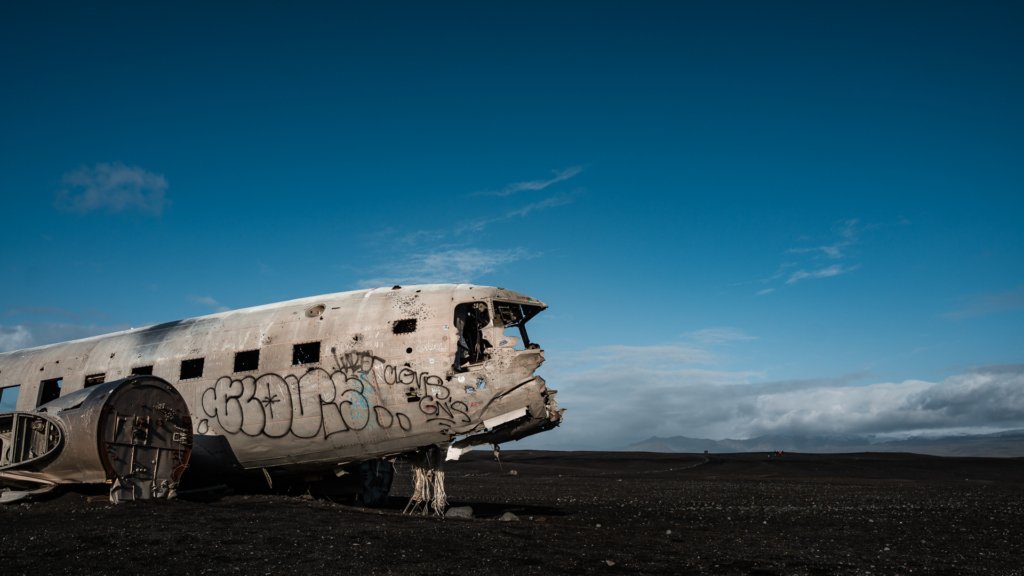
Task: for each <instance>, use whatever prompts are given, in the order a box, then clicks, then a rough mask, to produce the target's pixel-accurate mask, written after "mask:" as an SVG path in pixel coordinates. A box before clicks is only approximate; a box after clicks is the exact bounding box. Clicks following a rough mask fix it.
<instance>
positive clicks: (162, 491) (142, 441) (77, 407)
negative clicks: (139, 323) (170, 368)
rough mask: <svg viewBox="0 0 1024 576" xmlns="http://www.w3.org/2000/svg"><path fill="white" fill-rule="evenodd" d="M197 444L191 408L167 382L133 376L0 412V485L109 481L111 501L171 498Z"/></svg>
mask: <svg viewBox="0 0 1024 576" xmlns="http://www.w3.org/2000/svg"><path fill="white" fill-rule="evenodd" d="M191 450H192V423H191V415H190V414H189V411H188V406H187V405H186V404H185V400H184V399H183V398H182V397H181V394H179V393H178V391H177V390H175V389H174V388H173V387H172V386H171V385H170V384H168V383H167V382H166V381H164V380H162V379H160V378H156V377H153V376H133V377H131V378H127V379H124V380H117V381H114V382H109V383H106V384H101V385H98V386H94V387H90V388H86V389H84V390H80V391H78V392H75V393H72V394H69V395H67V396H65V397H62V398H60V399H59V400H56V401H54V402H51V403H49V404H45V405H43V406H40V407H39V409H38V410H36V411H35V412H14V413H8V414H0V453H2V459H0V485H5V486H7V487H8V488H9V489H10V490H9V493H8V495H7V497H6V499H10V498H12V497H14V495H13V494H11V492H13V493H14V494H16V493H19V492H22V493H26V494H27V493H31V492H33V491H38V490H39V489H41V488H46V487H52V486H54V485H57V484H96V483H106V484H110V485H111V490H110V499H111V501H112V502H115V503H116V502H120V501H122V500H144V499H148V498H172V497H174V496H175V494H176V490H177V486H178V482H179V481H180V480H181V476H182V474H183V473H184V472H185V469H186V468H187V463H188V459H189V456H190V454H191Z"/></svg>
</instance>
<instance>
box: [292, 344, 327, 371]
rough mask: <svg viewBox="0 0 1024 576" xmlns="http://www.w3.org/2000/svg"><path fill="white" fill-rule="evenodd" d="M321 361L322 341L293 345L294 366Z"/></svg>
mask: <svg viewBox="0 0 1024 576" xmlns="http://www.w3.org/2000/svg"><path fill="white" fill-rule="evenodd" d="M319 361H320V343H319V342H308V343H306V344H296V345H295V346H293V347H292V366H298V365H300V364H315V363H317V362H319Z"/></svg>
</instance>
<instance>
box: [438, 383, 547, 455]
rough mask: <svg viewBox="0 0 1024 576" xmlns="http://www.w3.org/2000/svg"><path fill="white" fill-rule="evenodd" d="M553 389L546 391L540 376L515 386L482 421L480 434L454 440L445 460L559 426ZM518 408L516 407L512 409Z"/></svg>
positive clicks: (495, 403)
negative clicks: (473, 449) (485, 446)
mask: <svg viewBox="0 0 1024 576" xmlns="http://www.w3.org/2000/svg"><path fill="white" fill-rule="evenodd" d="M557 394H558V391H557V390H549V389H548V388H547V385H546V384H545V382H544V379H543V378H541V377H540V376H536V377H534V378H532V379H531V380H529V381H528V382H525V383H524V384H522V385H520V386H517V387H516V388H515V389H513V390H511V391H510V392H509V393H508V394H506V395H505V396H503V397H500V398H496V399H495V400H496V402H494V405H493V406H492V407H491V410H489V411H488V414H489V415H491V414H493V415H492V416H489V417H488V418H487V419H485V420H484V422H483V431H482V432H476V433H472V434H470V435H468V436H465V437H463V438H461V439H459V440H456V441H455V442H453V443H452V444H451V446H450V447H449V448H448V454H447V459H448V460H458V459H459V457H460V456H461V455H462V454H463V453H465V452H467V451H469V450H470V449H471V448H472V447H473V446H480V445H481V444H502V443H505V442H508V441H511V440H521V439H523V438H526V437H527V436H532V435H533V434H537V433H538V432H544V431H545V430H551V429H552V428H554V427H556V426H558V425H559V424H561V423H562V415H563V414H564V413H565V410H564V409H563V408H559V407H558V403H557V402H556V401H555V396H556V395H557ZM516 406H518V407H516Z"/></svg>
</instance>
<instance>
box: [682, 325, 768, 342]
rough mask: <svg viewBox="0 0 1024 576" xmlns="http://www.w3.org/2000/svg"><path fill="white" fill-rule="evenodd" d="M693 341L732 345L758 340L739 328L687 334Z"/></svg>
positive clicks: (710, 329) (705, 329)
mask: <svg viewBox="0 0 1024 576" xmlns="http://www.w3.org/2000/svg"><path fill="white" fill-rule="evenodd" d="M687 336H688V337H690V338H691V339H692V340H694V341H696V342H698V343H700V344H705V345H712V346H713V345H717V344H730V343H733V342H747V341H750V340H757V337H756V336H751V335H750V334H747V333H746V332H744V331H743V330H740V329H739V328H729V327H721V328H704V329H703V330H697V331H695V332H690V333H689V334H687Z"/></svg>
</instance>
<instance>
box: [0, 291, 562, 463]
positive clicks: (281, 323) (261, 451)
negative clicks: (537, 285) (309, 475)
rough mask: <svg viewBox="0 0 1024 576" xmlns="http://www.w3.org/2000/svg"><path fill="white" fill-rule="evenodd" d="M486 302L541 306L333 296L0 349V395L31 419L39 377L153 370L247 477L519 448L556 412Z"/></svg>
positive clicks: (475, 298)
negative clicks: (468, 348)
mask: <svg viewBox="0 0 1024 576" xmlns="http://www.w3.org/2000/svg"><path fill="white" fill-rule="evenodd" d="M496 301H497V302H508V303H514V304H522V305H524V306H530V307H532V309H534V310H538V311H539V309H542V308H544V307H545V305H544V304H543V303H541V302H539V301H537V300H535V299H533V298H530V297H528V296H525V295H522V294H519V293H516V292H512V291H509V290H504V289H501V288H493V287H487V286H474V285H467V284H458V285H454V284H438V285H422V286H407V287H394V288H378V289H373V290H360V291H353V292H342V293H337V294H329V295H324V296H315V297H310V298H302V299H299V300H291V301H287V302H281V303H276V304H269V305H266V306H257V307H253V308H246V309H241V310H235V311H229V312H222V313H218V314H213V315H209V316H202V317H197V318H191V319H187V320H181V321H176V322H168V323H165V324H158V325H154V326H148V327H144V328H138V329H132V330H127V331H124V332H118V333H115V334H109V335H105V336H96V337H92V338H87V339H83V340H76V341H72V342H66V343H61V344H52V345H48V346H41V347H38V348H31V349H26V350H20V351H15V352H8V353H4V354H0V387H5V388H6V387H11V386H20V393H19V397H18V403H17V407H16V409H17V410H22V411H30V410H34V409H35V408H36V406H37V404H38V402H39V398H40V394H41V393H42V390H41V382H44V381H48V380H50V381H52V380H54V379H57V378H60V379H61V380H62V385H61V394H67V393H69V392H72V391H75V390H78V389H81V388H82V387H83V386H85V381H86V378H87V377H89V376H94V377H95V376H96V375H103V379H105V380H107V381H110V380H114V379H118V378H123V377H125V376H128V375H130V374H132V371H133V370H137V369H139V368H140V367H152V374H153V375H155V376H159V377H161V378H163V379H165V380H167V381H168V382H170V383H172V385H174V387H175V388H177V389H178V391H179V392H180V393H181V394H182V396H183V397H184V398H185V401H186V403H187V404H188V407H189V410H190V411H191V415H192V424H193V431H194V434H195V435H197V436H223V437H224V438H225V439H226V440H227V442H228V444H229V445H230V448H231V450H232V452H233V455H234V457H235V458H236V459H237V461H238V463H240V464H241V465H242V466H243V467H244V468H250V469H251V468H271V469H281V470H286V469H294V470H303V469H316V468H321V469H323V468H329V467H337V466H342V465H344V464H347V463H351V462H357V461H362V460H368V459H373V458H380V457H388V456H393V455H398V454H402V453H408V452H414V451H417V450H420V449H422V448H425V447H430V446H442V447H443V446H447V445H449V444H451V443H452V442H453V441H459V442H461V443H463V444H466V443H468V444H479V443H484V442H486V441H488V440H489V438H488V435H491V434H493V435H494V438H496V439H498V438H500V439H501V441H505V440H510V439H518V438H520V437H523V436H527V435H529V434H532V433H535V432H539V431H542V430H546V429H548V428H551V427H553V426H555V425H557V424H558V421H559V419H560V417H561V410H559V409H558V408H557V406H556V405H555V403H554V398H553V397H554V392H553V391H549V390H547V389H546V387H545V384H544V381H543V379H541V378H540V377H537V376H535V375H534V371H535V370H536V368H537V367H538V366H540V364H541V363H542V362H543V351H542V350H540V349H539V348H537V347H535V346H534V347H529V348H524V347H523V346H522V344H521V343H519V342H518V340H519V339H518V338H517V337H515V336H514V335H512V334H511V331H509V330H506V329H505V328H504V327H503V326H502V325H501V324H500V322H501V320H500V318H497V317H496V316H495V314H494V313H493V307H492V304H493V303H494V302H496ZM473 302H480V303H483V305H485V306H487V307H488V311H489V312H488V313H489V316H490V323H489V324H488V325H486V326H483V327H482V328H481V333H482V334H483V335H484V337H485V338H486V339H487V341H488V343H489V344H490V348H489V349H488V350H487V352H486V355H485V357H483V358H481V359H479V361H478V362H476V363H475V364H471V365H466V366H460V367H454V366H453V363H454V361H455V358H456V352H457V350H458V346H459V333H458V329H457V327H456V325H455V322H454V320H453V318H454V313H455V307H456V306H457V305H459V304H464V303H473ZM316 344H318V345H319V346H318V353H317V355H316V356H315V357H313V356H310V354H311V350H312V349H313V348H315V347H316V346H315V345H316ZM517 344H519V345H518V346H517ZM297 345H299V347H301V348H302V350H297ZM253 351H258V359H257V361H256V363H255V365H252V364H251V362H252V357H253V354H252V352H253ZM240 352H241V353H248V356H247V357H246V358H245V360H247V361H243V362H242V366H240V365H239V356H238V353H240ZM199 359H202V361H201V364H202V367H201V369H199V372H201V374H200V375H195V373H196V364H198V362H197V361H198V360H199ZM247 362H248V363H247ZM183 364H190V366H189V368H188V370H186V368H185V366H183ZM239 368H243V369H241V370H239ZM189 372H191V374H190V373H189ZM523 409H525V412H523ZM517 411H518V412H517ZM516 413H522V414H523V415H522V416H521V417H517V419H516V421H515V422H504V421H502V418H501V417H502V416H503V415H509V414H516ZM485 421H489V422H490V423H492V424H491V425H492V426H493V427H494V428H495V429H491V428H488V427H487V426H485V424H484V422H485ZM495 422H498V424H494V423H495Z"/></svg>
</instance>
